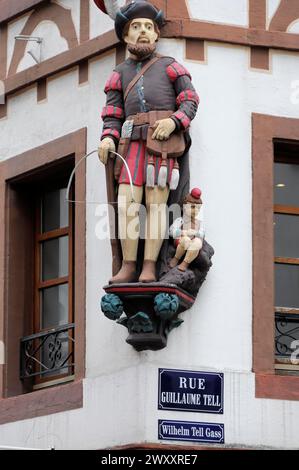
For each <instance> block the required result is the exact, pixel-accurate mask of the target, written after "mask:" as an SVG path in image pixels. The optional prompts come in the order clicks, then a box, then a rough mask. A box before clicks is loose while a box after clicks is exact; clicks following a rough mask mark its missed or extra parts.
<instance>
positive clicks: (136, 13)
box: [94, 0, 165, 41]
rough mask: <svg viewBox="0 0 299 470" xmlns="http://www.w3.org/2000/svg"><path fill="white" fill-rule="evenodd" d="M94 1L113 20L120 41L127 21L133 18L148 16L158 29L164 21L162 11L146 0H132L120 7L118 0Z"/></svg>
mask: <svg viewBox="0 0 299 470" xmlns="http://www.w3.org/2000/svg"><path fill="white" fill-rule="evenodd" d="M94 2H95V4H96V5H97V7H98V8H100V10H102V11H103V12H104V13H106V14H107V15H109V16H110V18H112V19H113V20H114V21H115V32H116V34H117V37H118V38H119V39H120V41H122V40H123V32H124V29H125V27H126V25H127V23H128V22H129V21H132V20H134V19H135V18H148V19H150V20H152V21H153V22H154V23H156V25H157V26H158V28H159V29H160V28H162V26H163V24H164V21H165V19H164V13H163V11H162V10H158V8H156V7H155V6H154V5H152V4H151V3H150V2H148V1H146V0H133V1H131V2H130V3H128V4H127V5H125V6H124V7H122V8H120V7H119V5H118V0H94Z"/></svg>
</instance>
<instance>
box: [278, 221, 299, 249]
mask: <svg viewBox="0 0 299 470" xmlns="http://www.w3.org/2000/svg"><path fill="white" fill-rule="evenodd" d="M274 220H275V225H274V232H275V256H279V257H282V258H299V216H298V215H297V216H296V215H285V214H275V215H274Z"/></svg>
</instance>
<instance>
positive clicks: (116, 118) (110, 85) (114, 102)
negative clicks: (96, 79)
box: [101, 71, 124, 144]
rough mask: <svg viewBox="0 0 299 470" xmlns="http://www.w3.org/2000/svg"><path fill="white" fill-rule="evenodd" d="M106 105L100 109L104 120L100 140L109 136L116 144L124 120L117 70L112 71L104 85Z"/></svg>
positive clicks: (120, 85) (120, 86)
mask: <svg viewBox="0 0 299 470" xmlns="http://www.w3.org/2000/svg"><path fill="white" fill-rule="evenodd" d="M105 93H106V106H105V107H104V108H103V110H102V120H103V122H104V125H103V132H102V136H101V140H103V139H104V138H105V137H111V138H112V139H113V140H114V141H115V143H116V144H117V143H118V141H119V139H120V135H121V128H122V125H123V122H124V102H123V91H122V83H121V75H120V73H119V72H116V71H115V72H113V74H112V75H111V77H110V78H109V80H108V81H107V83H106V86H105Z"/></svg>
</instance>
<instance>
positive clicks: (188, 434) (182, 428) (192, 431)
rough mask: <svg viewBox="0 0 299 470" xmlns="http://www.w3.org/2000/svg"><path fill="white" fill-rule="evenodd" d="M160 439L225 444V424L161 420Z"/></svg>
mask: <svg viewBox="0 0 299 470" xmlns="http://www.w3.org/2000/svg"><path fill="white" fill-rule="evenodd" d="M158 439H160V440H162V441H193V442H209V443H214V444H224V424H217V423H196V422H193V421H169V420H164V419H159V431H158Z"/></svg>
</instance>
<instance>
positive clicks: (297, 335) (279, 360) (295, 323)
mask: <svg viewBox="0 0 299 470" xmlns="http://www.w3.org/2000/svg"><path fill="white" fill-rule="evenodd" d="M274 152H275V162H274V254H275V356H276V360H275V369H276V370H284V371H287V370H290V371H296V370H297V373H298V371H299V357H298V358H297V359H298V360H297V361H296V359H295V358H292V357H291V355H292V353H293V352H294V351H295V350H296V349H298V346H299V144H296V143H287V142H275V145H274ZM295 341H298V343H297V344H296V343H294V342H295Z"/></svg>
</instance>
